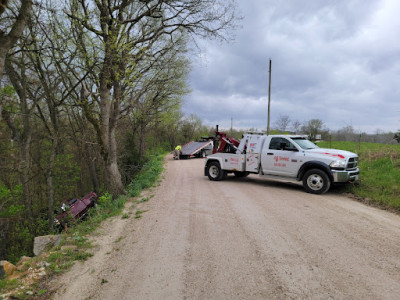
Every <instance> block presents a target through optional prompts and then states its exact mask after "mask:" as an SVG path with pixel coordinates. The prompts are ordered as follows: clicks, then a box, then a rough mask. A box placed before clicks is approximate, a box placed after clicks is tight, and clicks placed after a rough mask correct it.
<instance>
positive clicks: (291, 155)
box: [261, 137, 300, 177]
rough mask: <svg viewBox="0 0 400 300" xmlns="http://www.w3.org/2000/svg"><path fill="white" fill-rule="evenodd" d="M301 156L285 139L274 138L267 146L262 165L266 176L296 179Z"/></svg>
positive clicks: (264, 150)
mask: <svg viewBox="0 0 400 300" xmlns="http://www.w3.org/2000/svg"><path fill="white" fill-rule="evenodd" d="M299 161H300V154H299V150H298V149H297V148H296V146H295V145H294V144H293V143H291V142H290V141H289V140H288V139H286V138H283V137H272V138H271V141H270V143H269V145H268V146H267V145H265V147H264V149H263V153H262V161H261V165H262V168H263V173H264V174H270V175H283V176H289V177H296V176H297V171H298V168H299V165H300V164H299Z"/></svg>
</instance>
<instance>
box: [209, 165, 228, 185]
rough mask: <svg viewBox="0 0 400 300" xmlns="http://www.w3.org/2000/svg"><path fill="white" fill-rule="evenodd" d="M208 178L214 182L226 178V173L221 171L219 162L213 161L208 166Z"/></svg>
mask: <svg viewBox="0 0 400 300" xmlns="http://www.w3.org/2000/svg"><path fill="white" fill-rule="evenodd" d="M207 176H208V178H209V179H210V180H212V181H220V180H222V179H224V178H225V176H226V172H225V171H224V170H222V169H221V166H220V164H219V162H217V161H212V162H210V163H209V164H208V165H207Z"/></svg>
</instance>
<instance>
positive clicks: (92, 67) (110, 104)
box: [0, 0, 236, 260]
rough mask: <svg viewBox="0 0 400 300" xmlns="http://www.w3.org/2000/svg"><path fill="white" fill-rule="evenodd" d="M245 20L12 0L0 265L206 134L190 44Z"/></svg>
mask: <svg viewBox="0 0 400 300" xmlns="http://www.w3.org/2000/svg"><path fill="white" fill-rule="evenodd" d="M235 19H236V17H235V6H234V3H233V0H229V1H223V0H172V1H171V0H151V1H144V0H113V1H98V0H70V1H61V0H46V1H38V2H35V1H31V0H21V1H7V0H5V1H1V5H0V24H1V25H0V26H1V27H0V82H1V86H0V88H1V90H0V92H1V94H0V113H1V114H0V129H1V131H0V162H1V165H0V169H1V170H0V245H1V246H0V258H10V259H11V260H12V259H15V258H16V256H18V255H21V254H30V252H31V250H30V249H31V241H32V239H33V237H34V236H36V235H40V234H46V233H48V232H51V231H52V230H53V225H54V224H53V219H54V211H55V209H56V208H57V205H58V203H59V202H60V201H61V200H63V199H66V198H69V197H75V196H82V195H83V194H84V193H86V192H87V191H90V190H94V191H97V192H99V193H102V192H105V191H107V192H109V193H111V194H112V195H113V196H114V197H116V196H117V195H119V194H122V193H123V192H124V186H125V185H126V184H127V183H129V182H130V181H131V180H132V178H133V177H134V175H135V174H136V173H137V172H138V171H139V170H140V168H141V166H142V165H143V164H144V162H145V161H146V158H147V157H148V155H150V154H154V153H157V152H160V151H166V150H170V149H173V147H174V146H175V145H176V144H177V143H182V142H183V141H184V140H185V139H189V138H193V135H194V134H198V132H196V133H195V132H194V130H193V126H194V125H193V124H196V122H198V121H199V120H197V119H196V117H195V116H190V117H188V118H184V116H183V114H182V112H181V103H182V99H183V96H184V95H185V94H187V93H188V92H189V89H188V87H187V84H186V81H187V76H188V73H189V70H190V61H189V54H190V51H189V45H190V44H193V41H194V42H195V41H196V39H197V38H199V37H201V38H218V39H227V38H228V37H229V32H230V30H232V29H233V28H234V27H235Z"/></svg>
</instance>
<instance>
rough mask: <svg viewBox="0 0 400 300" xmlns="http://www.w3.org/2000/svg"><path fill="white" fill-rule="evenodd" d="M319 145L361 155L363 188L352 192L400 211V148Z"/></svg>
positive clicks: (351, 144) (374, 144) (333, 143)
mask: <svg viewBox="0 0 400 300" xmlns="http://www.w3.org/2000/svg"><path fill="white" fill-rule="evenodd" d="M318 146H320V147H325V148H336V149H342V150H348V151H351V152H355V153H357V154H358V155H359V157H360V161H359V168H360V179H361V182H360V183H361V184H360V185H354V186H350V187H349V188H350V189H351V192H352V193H353V194H354V195H355V196H358V197H362V198H364V199H366V200H367V201H368V202H372V203H375V204H378V205H381V206H384V207H390V208H394V209H396V210H398V211H400V146H399V145H385V144H376V143H354V142H320V143H318Z"/></svg>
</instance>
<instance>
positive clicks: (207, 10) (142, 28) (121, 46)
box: [66, 0, 235, 196]
mask: <svg viewBox="0 0 400 300" xmlns="http://www.w3.org/2000/svg"><path fill="white" fill-rule="evenodd" d="M231 4H232V3H231V1H217V0H203V1H199V0H187V1H181V0H174V1H169V0H168V1H167V0H155V1H140V0H135V1H128V0H117V1H113V2H111V1H88V0H79V1H78V0H73V1H70V2H69V5H68V8H67V10H66V11H67V15H68V16H69V18H70V22H71V26H72V28H73V31H74V32H75V33H76V36H75V41H76V50H77V51H79V53H80V55H81V60H82V62H84V63H85V64H86V65H85V68H89V67H90V66H89V64H91V63H92V62H93V61H94V60H97V61H98V62H99V63H98V64H97V65H95V67H94V68H93V73H92V74H93V75H94V81H95V90H96V91H97V92H96V93H94V92H93V91H88V92H89V93H86V97H85V98H84V99H82V106H83V107H84V111H85V114H86V117H87V119H88V120H89V121H90V122H91V123H92V125H93V126H94V128H95V129H96V133H97V140H98V143H99V145H100V149H101V151H100V152H101V154H102V158H103V161H104V164H105V179H106V185H107V189H108V190H109V191H110V192H111V193H112V194H113V195H114V196H115V195H118V194H119V193H121V192H122V191H123V184H122V181H121V174H120V171H119V168H118V159H117V158H118V152H117V141H116V138H115V136H116V128H117V123H118V121H119V120H120V118H121V117H122V116H123V115H124V114H126V113H127V112H129V111H130V110H131V109H132V107H133V106H134V104H135V103H137V102H138V101H140V99H141V98H142V97H146V96H145V94H146V92H147V91H148V88H149V84H150V85H152V80H151V79H150V80H149V78H154V77H153V76H154V74H155V73H154V70H157V69H155V68H154V66H155V65H156V64H157V62H159V61H160V60H162V59H163V58H164V57H165V55H167V54H168V53H171V51H172V52H173V51H176V50H175V48H174V46H177V45H179V44H180V43H181V41H182V39H184V38H185V35H186V34H188V35H190V36H192V37H194V36H195V35H199V36H203V37H224V33H225V32H226V30H227V29H229V28H231V27H232V25H233V21H234V19H235V16H234V7H233V6H232V5H231ZM84 40H90V41H91V42H90V43H87V42H83V41H84ZM91 46H94V47H91ZM178 48H179V47H178ZM94 49H96V50H94ZM97 49H100V51H99V53H97V56H96V57H95V56H92V54H93V51H97Z"/></svg>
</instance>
